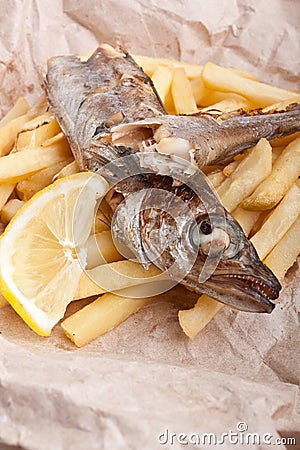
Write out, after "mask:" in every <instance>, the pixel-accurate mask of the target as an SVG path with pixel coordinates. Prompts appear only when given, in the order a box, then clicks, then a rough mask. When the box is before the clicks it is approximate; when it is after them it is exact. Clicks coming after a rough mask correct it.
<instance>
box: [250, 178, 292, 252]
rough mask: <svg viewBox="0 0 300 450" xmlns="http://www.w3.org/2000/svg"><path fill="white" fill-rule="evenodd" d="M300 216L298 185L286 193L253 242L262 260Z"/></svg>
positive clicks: (252, 239)
mask: <svg viewBox="0 0 300 450" xmlns="http://www.w3.org/2000/svg"><path fill="white" fill-rule="evenodd" d="M299 214H300V188H299V187H298V185H297V183H294V184H293V186H292V187H291V188H290V189H289V191H288V192H287V193H286V195H285V196H284V198H283V199H282V200H281V202H280V203H279V205H278V206H277V207H276V208H275V209H274V210H273V211H272V212H271V213H270V215H269V216H268V218H267V219H266V221H265V222H264V223H263V225H262V227H261V229H260V230H259V231H258V232H257V233H256V234H255V235H254V236H253V237H252V238H251V242H252V244H253V245H254V247H255V248H256V251H257V253H258V255H259V257H260V258H261V259H264V258H265V257H266V256H267V255H268V254H269V253H270V251H271V250H272V249H273V248H274V247H275V245H276V244H277V243H278V242H279V241H280V239H281V238H282V237H283V236H284V235H285V233H286V232H287V230H288V229H289V228H290V227H291V226H292V224H293V223H294V222H295V220H297V218H298V216H299Z"/></svg>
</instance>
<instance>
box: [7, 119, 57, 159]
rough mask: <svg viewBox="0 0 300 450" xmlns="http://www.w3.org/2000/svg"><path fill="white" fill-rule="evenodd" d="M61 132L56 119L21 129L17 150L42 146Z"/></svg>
mask: <svg viewBox="0 0 300 450" xmlns="http://www.w3.org/2000/svg"><path fill="white" fill-rule="evenodd" d="M59 132H60V126H59V125H58V123H57V121H56V119H49V122H48V123H43V124H42V125H38V126H37V127H36V128H33V129H31V128H30V129H29V130H24V131H21V132H20V133H19V135H18V138H17V142H16V147H17V150H18V151H20V150H24V149H27V148H35V147H40V146H41V145H43V143H44V142H45V141H47V140H49V139H51V138H53V137H54V136H55V135H57V134H58V133H59Z"/></svg>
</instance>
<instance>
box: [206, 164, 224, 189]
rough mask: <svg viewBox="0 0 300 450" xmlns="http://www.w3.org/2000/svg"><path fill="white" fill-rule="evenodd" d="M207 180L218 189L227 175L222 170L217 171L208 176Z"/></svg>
mask: <svg viewBox="0 0 300 450" xmlns="http://www.w3.org/2000/svg"><path fill="white" fill-rule="evenodd" d="M207 178H208V179H209V181H210V182H211V184H212V185H213V187H214V188H215V189H217V188H218V187H219V186H220V185H221V184H222V183H223V181H224V180H225V175H224V173H223V171H222V170H220V169H219V170H215V171H213V172H211V173H209V174H208V175H207Z"/></svg>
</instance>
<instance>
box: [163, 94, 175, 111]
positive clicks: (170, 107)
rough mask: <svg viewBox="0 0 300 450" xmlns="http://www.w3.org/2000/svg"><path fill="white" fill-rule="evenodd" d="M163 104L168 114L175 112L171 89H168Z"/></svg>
mask: <svg viewBox="0 0 300 450" xmlns="http://www.w3.org/2000/svg"><path fill="white" fill-rule="evenodd" d="M164 106H165V108H166V111H167V113H168V114H176V111H175V105H174V100H173V96H172V92H171V89H170V90H169V92H168V94H167V96H166V98H165V102H164Z"/></svg>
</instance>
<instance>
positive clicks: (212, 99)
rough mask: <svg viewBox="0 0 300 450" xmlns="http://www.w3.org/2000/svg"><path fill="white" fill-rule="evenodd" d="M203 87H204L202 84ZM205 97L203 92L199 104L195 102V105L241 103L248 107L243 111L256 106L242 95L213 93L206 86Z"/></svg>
mask: <svg viewBox="0 0 300 450" xmlns="http://www.w3.org/2000/svg"><path fill="white" fill-rule="evenodd" d="M203 85H204V86H205V84H204V82H203ZM205 88H206V95H205V91H203V96H202V99H201V103H198V102H197V105H201V106H202V107H203V106H211V105H214V104H216V103H219V102H223V101H224V100H226V101H236V102H241V103H246V102H247V104H248V105H249V106H248V107H246V108H245V109H251V108H254V107H255V106H256V105H255V104H254V103H253V102H252V101H251V100H249V99H246V98H245V97H243V96H242V95H239V94H236V93H234V92H221V91H213V90H212V89H208V88H207V87H206V86H205Z"/></svg>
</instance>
